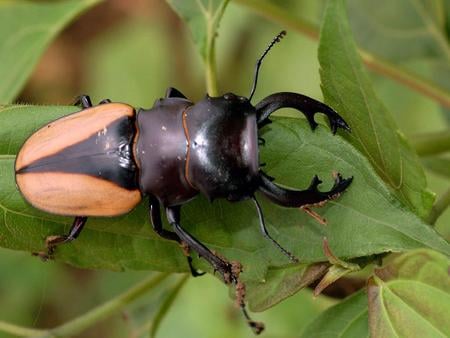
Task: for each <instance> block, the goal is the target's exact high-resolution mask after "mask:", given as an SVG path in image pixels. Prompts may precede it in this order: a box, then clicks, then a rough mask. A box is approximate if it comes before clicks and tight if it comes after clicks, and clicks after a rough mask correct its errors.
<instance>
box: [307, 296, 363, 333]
mask: <svg viewBox="0 0 450 338" xmlns="http://www.w3.org/2000/svg"><path fill="white" fill-rule="evenodd" d="M367 321H368V313H367V295H366V293H365V292H364V290H361V291H359V292H357V293H355V294H353V295H352V296H350V297H348V298H346V299H345V300H343V301H342V302H340V303H339V304H336V305H334V306H332V307H330V308H329V309H327V310H326V311H324V312H323V313H322V314H320V315H319V316H318V317H317V318H316V319H315V320H314V321H313V322H312V323H311V324H310V325H308V326H307V327H306V328H305V330H304V331H303V333H302V335H301V337H302V338H309V337H315V338H337V337H340V338H353V337H358V338H363V337H369V328H368V322H367Z"/></svg>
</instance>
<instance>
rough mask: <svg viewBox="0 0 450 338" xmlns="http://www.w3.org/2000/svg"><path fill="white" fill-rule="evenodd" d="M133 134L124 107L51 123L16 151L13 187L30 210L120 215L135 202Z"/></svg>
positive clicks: (131, 111) (97, 109) (103, 107)
mask: <svg viewBox="0 0 450 338" xmlns="http://www.w3.org/2000/svg"><path fill="white" fill-rule="evenodd" d="M135 135H136V126H135V112H134V109H133V108H132V107H130V106H128V105H125V104H117V103H112V104H104V105H100V106H97V107H93V108H89V109H85V110H83V111H81V112H79V113H75V114H72V115H69V116H67V117H64V118H61V119H59V120H56V121H54V122H52V123H50V124H48V125H46V126H44V127H43V128H41V129H40V130H38V131H37V132H36V133H35V134H33V135H32V136H31V137H30V138H29V139H28V140H27V141H26V142H25V144H24V146H23V147H22V149H21V151H20V152H19V154H18V156H17V160H16V181H17V184H18V186H19V189H20V191H21V192H22V194H23V195H24V197H25V198H26V199H27V200H28V202H30V203H31V204H32V205H33V206H35V207H37V208H39V209H42V210H45V211H47V212H51V213H56V214H62V215H82V216H115V215H120V214H124V213H126V212H128V211H130V210H131V209H133V208H134V207H135V206H136V204H138V203H139V202H140V200H141V193H140V192H139V189H138V183H137V176H138V175H137V168H136V163H135V161H134V158H133V141H134V137H135Z"/></svg>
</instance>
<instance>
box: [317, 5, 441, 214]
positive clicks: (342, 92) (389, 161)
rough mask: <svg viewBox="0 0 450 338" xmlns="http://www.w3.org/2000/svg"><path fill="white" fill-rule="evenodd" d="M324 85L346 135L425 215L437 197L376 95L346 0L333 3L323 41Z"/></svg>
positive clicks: (402, 198)
mask: <svg viewBox="0 0 450 338" xmlns="http://www.w3.org/2000/svg"><path fill="white" fill-rule="evenodd" d="M319 61H320V65H321V78H322V90H323V93H324V97H325V100H326V102H327V103H329V104H330V105H331V106H333V107H334V108H335V109H336V110H337V111H338V112H339V113H340V114H341V115H342V116H343V117H344V118H345V119H346V121H347V122H348V123H349V125H350V127H351V128H352V133H351V134H349V135H345V137H346V139H347V140H348V141H349V142H350V143H351V144H353V145H354V146H355V147H356V148H357V149H358V150H359V151H361V153H363V154H364V155H365V156H366V157H367V158H368V159H369V160H370V162H371V164H372V166H373V167H374V168H375V170H376V172H377V173H378V175H379V176H380V177H381V178H382V179H383V181H384V182H386V183H387V184H388V186H389V187H390V188H391V189H392V190H393V191H394V192H395V195H396V196H397V198H398V199H399V200H400V201H401V202H402V203H403V204H405V205H407V206H408V207H409V208H410V209H411V210H413V211H415V212H416V213H417V214H418V215H419V216H420V217H425V216H426V215H427V214H428V213H429V210H430V208H431V205H432V201H433V196H432V195H431V194H430V193H429V192H428V191H427V190H426V180H425V175H424V173H423V170H422V168H421V166H420V164H419V162H418V159H417V156H416V155H415V153H414V152H413V150H412V149H411V147H410V146H409V145H408V143H407V141H406V140H405V139H404V137H403V136H402V135H401V134H400V132H399V130H398V127H397V126H396V124H395V121H394V120H393V118H392V116H391V114H390V112H389V111H387V109H386V108H385V106H384V105H383V103H382V102H381V101H380V100H379V99H378V97H377V96H376V94H375V92H374V90H373V88H372V85H371V83H370V80H369V77H368V75H367V72H366V71H365V69H364V67H363V65H362V63H361V60H360V58H359V56H358V53H357V51H356V46H355V43H354V41H353V38H352V34H351V31H350V28H349V25H348V22H347V18H346V13H345V6H344V2H343V1H342V0H332V1H329V2H328V6H327V9H326V13H325V17H324V21H323V25H322V30H321V39H320V46H319Z"/></svg>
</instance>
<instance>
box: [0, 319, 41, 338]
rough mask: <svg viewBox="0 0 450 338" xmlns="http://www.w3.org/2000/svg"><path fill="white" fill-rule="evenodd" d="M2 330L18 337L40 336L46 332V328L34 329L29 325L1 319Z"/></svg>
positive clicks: (0, 330)
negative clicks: (19, 324)
mask: <svg viewBox="0 0 450 338" xmlns="http://www.w3.org/2000/svg"><path fill="white" fill-rule="evenodd" d="M0 332H5V333H9V334H11V335H13V336H17V337H29V336H33V337H34V336H40V335H42V334H45V332H46V331H45V330H39V329H32V328H28V327H22V326H17V325H14V324H9V323H5V322H1V321H0Z"/></svg>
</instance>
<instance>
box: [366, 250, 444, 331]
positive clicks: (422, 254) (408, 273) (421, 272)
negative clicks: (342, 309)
mask: <svg viewBox="0 0 450 338" xmlns="http://www.w3.org/2000/svg"><path fill="white" fill-rule="evenodd" d="M449 267H450V262H449V259H448V257H446V256H443V255H441V254H439V253H436V252H433V251H431V250H419V251H415V252H411V253H407V254H403V255H401V256H400V257H398V258H397V259H395V260H394V261H393V262H392V263H391V264H389V265H388V266H387V267H385V268H383V269H380V270H378V271H377V272H376V275H377V276H376V277H373V278H371V279H370V280H369V286H368V296H369V324H370V333H371V337H374V338H377V337H391V336H396V337H448V336H449V335H450V324H449V321H448V314H449V313H450V277H449V274H448V271H449Z"/></svg>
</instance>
